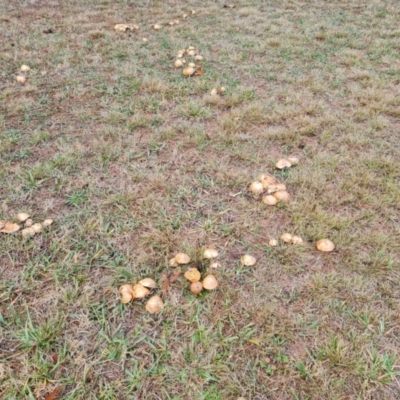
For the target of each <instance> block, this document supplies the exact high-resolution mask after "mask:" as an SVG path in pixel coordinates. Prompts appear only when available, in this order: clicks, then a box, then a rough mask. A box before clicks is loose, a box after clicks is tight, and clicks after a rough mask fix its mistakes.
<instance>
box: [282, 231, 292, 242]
mask: <svg viewBox="0 0 400 400" xmlns="http://www.w3.org/2000/svg"><path fill="white" fill-rule="evenodd" d="M280 238H281V240H282V241H283V242H285V243H291V242H292V239H293V235H291V234H290V233H282V235H281V236H280Z"/></svg>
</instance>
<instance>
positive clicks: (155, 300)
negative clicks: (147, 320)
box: [146, 295, 164, 314]
mask: <svg viewBox="0 0 400 400" xmlns="http://www.w3.org/2000/svg"><path fill="white" fill-rule="evenodd" d="M163 308H164V302H163V301H162V299H161V297H160V296H158V295H154V296H152V297H150V299H149V300H148V301H147V303H146V310H147V312H149V313H150V314H156V313H159V312H160V311H161V310H162V309H163Z"/></svg>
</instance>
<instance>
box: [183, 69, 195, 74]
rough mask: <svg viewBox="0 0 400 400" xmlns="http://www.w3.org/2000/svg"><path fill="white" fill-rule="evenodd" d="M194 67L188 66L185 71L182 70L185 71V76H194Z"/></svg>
mask: <svg viewBox="0 0 400 400" xmlns="http://www.w3.org/2000/svg"><path fill="white" fill-rule="evenodd" d="M194 71H195V70H194V68H193V67H186V68H185V69H184V70H183V71H182V73H183V75H185V76H192V75H193V74H194Z"/></svg>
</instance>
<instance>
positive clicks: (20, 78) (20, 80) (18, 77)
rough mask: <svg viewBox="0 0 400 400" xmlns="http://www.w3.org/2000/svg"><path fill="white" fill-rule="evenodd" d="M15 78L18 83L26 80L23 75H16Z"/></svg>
mask: <svg viewBox="0 0 400 400" xmlns="http://www.w3.org/2000/svg"><path fill="white" fill-rule="evenodd" d="M15 79H16V81H17V82H18V83H25V82H26V77H25V76H23V75H18V76H17V77H16V78H15Z"/></svg>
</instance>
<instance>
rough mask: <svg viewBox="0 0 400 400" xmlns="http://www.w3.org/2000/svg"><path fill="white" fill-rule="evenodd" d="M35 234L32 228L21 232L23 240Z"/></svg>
mask: <svg viewBox="0 0 400 400" xmlns="http://www.w3.org/2000/svg"><path fill="white" fill-rule="evenodd" d="M35 234H36V232H35V230H34V229H33V228H25V229H22V231H21V235H22V237H23V238H26V237H30V236H34V235H35Z"/></svg>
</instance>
